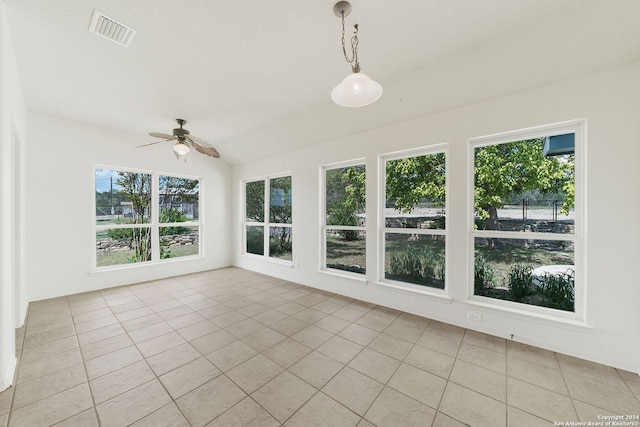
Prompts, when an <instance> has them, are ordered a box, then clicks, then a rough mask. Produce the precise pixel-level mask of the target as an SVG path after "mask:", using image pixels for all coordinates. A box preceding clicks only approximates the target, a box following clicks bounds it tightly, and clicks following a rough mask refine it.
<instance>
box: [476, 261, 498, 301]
mask: <svg viewBox="0 0 640 427" xmlns="http://www.w3.org/2000/svg"><path fill="white" fill-rule="evenodd" d="M494 285H495V283H494V278H493V269H492V268H491V266H490V265H489V263H488V262H487V259H486V258H485V257H484V255H482V254H481V253H479V252H478V253H476V256H475V260H474V264H473V287H474V293H475V294H476V295H484V293H485V291H486V290H487V289H489V288H493V287H494Z"/></svg>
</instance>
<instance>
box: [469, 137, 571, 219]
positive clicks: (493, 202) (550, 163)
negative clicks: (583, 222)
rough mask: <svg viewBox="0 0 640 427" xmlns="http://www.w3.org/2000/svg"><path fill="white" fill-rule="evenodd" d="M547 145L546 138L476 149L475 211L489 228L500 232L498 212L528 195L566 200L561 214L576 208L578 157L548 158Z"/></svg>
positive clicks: (563, 202) (563, 201)
mask: <svg viewBox="0 0 640 427" xmlns="http://www.w3.org/2000/svg"><path fill="white" fill-rule="evenodd" d="M543 146H544V138H537V139H530V140H525V141H515V142H508V143H504V144H495V145H487V146H483V147H477V148H476V149H475V158H474V168H475V170H474V200H475V209H476V213H477V215H478V217H479V218H481V219H483V220H485V221H484V228H485V229H487V230H499V229H500V224H499V219H498V209H499V208H501V207H503V206H504V204H505V203H506V202H507V201H509V200H512V199H514V198H515V197H519V196H520V195H522V194H523V193H526V192H534V194H537V195H541V194H545V195H550V194H553V195H554V196H555V197H557V198H559V199H560V200H561V201H562V208H561V210H560V211H561V213H564V214H567V213H568V212H569V210H570V209H571V208H573V206H574V198H575V189H574V180H575V177H574V175H575V174H574V163H575V159H574V156H573V155H564V156H557V157H551V158H547V157H544V156H543V155H542V149H543ZM514 196H515V197H514Z"/></svg>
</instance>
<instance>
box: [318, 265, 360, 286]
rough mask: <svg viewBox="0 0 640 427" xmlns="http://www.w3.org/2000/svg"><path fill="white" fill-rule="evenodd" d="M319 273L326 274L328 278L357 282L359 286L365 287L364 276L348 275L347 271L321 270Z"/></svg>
mask: <svg viewBox="0 0 640 427" xmlns="http://www.w3.org/2000/svg"><path fill="white" fill-rule="evenodd" d="M319 271H320V273H321V274H326V275H328V276H333V277H339V278H341V279H347V280H351V281H354V282H358V283H359V284H362V285H365V284H366V283H367V278H366V276H365V275H364V274H358V273H349V272H348V271H342V270H334V269H321V270H319Z"/></svg>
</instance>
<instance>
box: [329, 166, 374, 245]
mask: <svg viewBox="0 0 640 427" xmlns="http://www.w3.org/2000/svg"><path fill="white" fill-rule="evenodd" d="M365 180H366V172H365V166H364V165H357V166H349V167H344V168H338V169H331V170H328V171H327V173H326V191H327V193H326V203H327V224H328V225H346V226H358V225H362V222H363V220H362V218H361V217H360V216H358V214H361V213H364V212H365V202H366V196H365V189H366V183H365ZM339 233H340V235H341V236H342V238H343V239H344V240H347V241H353V240H357V239H358V232H357V231H354V230H342V231H340V232H339Z"/></svg>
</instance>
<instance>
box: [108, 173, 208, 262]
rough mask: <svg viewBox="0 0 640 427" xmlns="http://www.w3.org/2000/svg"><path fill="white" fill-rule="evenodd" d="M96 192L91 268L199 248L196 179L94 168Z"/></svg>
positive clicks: (151, 259)
mask: <svg viewBox="0 0 640 427" xmlns="http://www.w3.org/2000/svg"><path fill="white" fill-rule="evenodd" d="M95 192H96V198H95V212H96V217H95V221H96V222H95V223H96V232H95V235H96V262H95V265H96V267H109V266H121V265H127V264H132V263H151V262H157V261H159V260H164V259H168V258H176V257H185V256H193V255H198V254H199V253H200V217H199V212H198V206H199V197H200V196H199V181H198V180H195V179H189V178H181V177H172V176H165V175H160V176H159V175H158V174H153V173H148V172H135V171H128V170H116V169H106V168H96V170H95ZM156 199H157V200H158V205H157V206H158V208H157V209H154V207H153V200H156Z"/></svg>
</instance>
